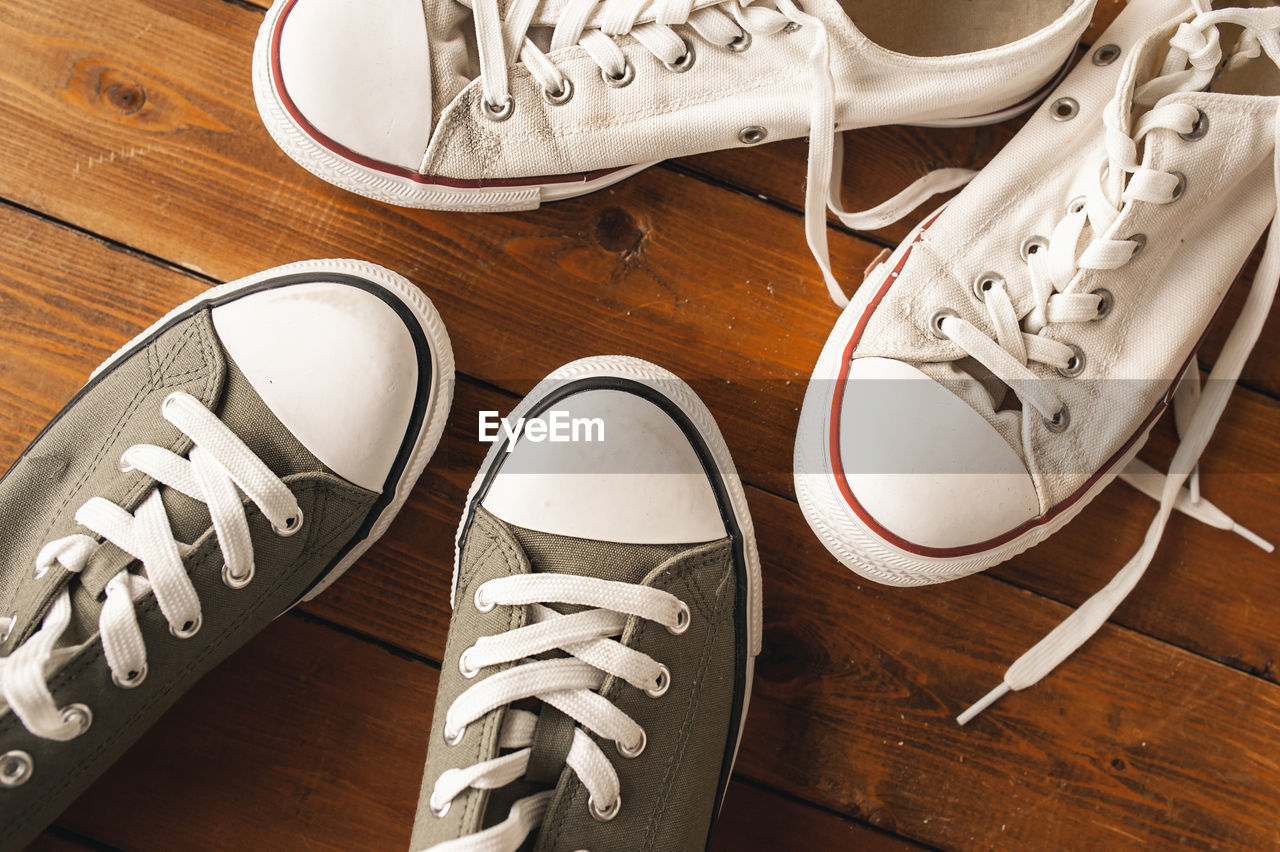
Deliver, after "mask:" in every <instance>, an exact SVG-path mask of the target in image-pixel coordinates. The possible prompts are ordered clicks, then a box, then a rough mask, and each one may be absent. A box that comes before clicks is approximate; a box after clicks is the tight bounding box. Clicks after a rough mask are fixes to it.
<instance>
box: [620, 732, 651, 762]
mask: <svg viewBox="0 0 1280 852" xmlns="http://www.w3.org/2000/svg"><path fill="white" fill-rule="evenodd" d="M648 744H649V737H648V735H646V734H645V732H644V728H641V729H640V744H639V745H637V746H635V747H633V748H628V747H627V746H624V745H623V744H622V741H621V740H616V741H615V742H614V745H615V746H617V747H618V754H620V755H622V756H623V757H625V758H627V759H628V760H630V759H631V758H635V757H639V756H640V755H641V754H643V753H644V747H645V746H647V745H648Z"/></svg>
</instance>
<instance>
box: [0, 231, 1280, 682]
mask: <svg viewBox="0 0 1280 852" xmlns="http://www.w3.org/2000/svg"><path fill="white" fill-rule="evenodd" d="M0 256H5V257H9V258H12V260H11V261H10V262H9V263H8V264H7V266H6V268H5V269H4V270H3V271H2V272H0V315H3V317H4V322H0V352H3V355H4V357H3V358H0V387H2V388H4V391H5V393H4V395H3V401H2V402H0V417H2V418H3V422H5V423H6V424H7V427H6V428H5V429H3V430H0V462H3V463H5V464H7V463H8V462H9V461H10V460H12V459H13V458H15V457H16V456H17V454H18V452H20V451H21V449H22V447H23V446H25V445H26V442H27V441H28V440H29V439H30V437H31V436H34V435H35V434H36V433H37V432H38V431H39V430H40V428H42V427H43V425H44V423H45V422H47V420H48V419H49V418H50V417H51V416H52V415H53V414H54V413H55V412H56V411H57V410H58V408H60V407H61V405H62V403H63V401H65V400H66V399H68V398H70V397H71V395H72V394H73V393H74V392H75V390H76V389H77V388H78V387H79V386H80V384H81V383H82V382H83V379H84V377H85V376H86V375H87V374H88V373H89V372H90V370H92V368H93V367H95V366H96V365H97V364H98V363H99V362H100V361H102V360H103V359H104V358H106V357H107V356H108V355H110V354H111V353H112V352H114V351H115V350H116V348H118V347H119V346H120V345H122V344H123V343H124V342H125V341H127V340H129V339H130V338H131V337H132V336H133V335H134V334H136V333H137V332H138V331H140V330H141V329H142V328H145V327H146V326H147V325H148V324H149V323H150V322H151V320H152V319H153V318H154V317H156V316H160V315H162V314H163V313H164V312H166V311H167V310H168V309H169V308H170V307H172V305H173V304H176V303H178V302H181V301H183V300H185V299H188V298H190V297H192V296H194V295H196V294H198V293H199V292H200V290H201V289H202V287H203V282H201V281H200V280H198V279H195V278H193V277H191V276H189V275H186V274H183V273H180V272H178V271H175V270H168V269H165V268H163V267H161V266H159V265H157V264H154V263H148V262H144V261H141V260H140V259H138V258H137V257H136V256H133V255H130V254H127V253H123V252H118V251H111V250H109V249H108V248H107V247H106V246H105V245H104V244H103V243H101V242H99V241H97V240H94V239H91V238H88V237H85V236H83V235H80V234H77V233H75V232H72V231H69V230H67V229H64V228H59V227H56V226H54V225H51V224H48V223H45V222H42V221H40V220H39V219H37V218H36V217H33V216H30V215H28V214H24V213H21V212H17V211H14V210H13V209H12V208H0ZM55 263H56V266H54V265H52V264H55ZM122 287H123V288H124V290H123V292H125V293H127V295H128V298H120V297H119V293H120V292H121V288H122ZM454 335H455V337H457V336H458V333H457V329H455V330H454ZM516 343H517V344H519V345H529V346H533V345H534V343H533V342H532V341H520V340H517V341H516ZM535 378H536V377H535ZM512 404H513V398H512V397H510V396H505V395H503V394H501V393H498V392H496V391H493V390H489V389H485V388H480V387H477V386H475V385H473V384H469V383H464V384H463V385H462V386H461V387H460V389H459V392H458V398H457V400H456V403H455V406H454V412H453V416H452V418H451V423H450V427H449V430H448V432H447V434H446V438H445V441H444V443H443V444H442V446H441V448H440V450H439V452H438V453H437V455H436V458H435V459H434V460H433V461H432V464H431V465H430V466H429V468H428V470H427V473H426V475H425V477H424V480H423V485H422V486H421V487H420V488H419V489H418V490H417V492H416V493H415V496H414V498H413V499H412V500H411V501H410V502H409V504H408V506H406V508H405V510H404V513H403V514H402V517H401V520H399V521H398V522H397V524H396V525H395V526H393V528H392V531H391V534H390V535H389V536H388V539H387V540H386V542H385V543H384V544H383V546H381V547H380V548H378V550H377V551H376V552H375V554H371V558H370V559H369V560H366V562H367V563H368V564H369V569H368V571H367V572H363V573H365V574H367V576H364V577H363V578H362V581H361V582H359V583H351V584H343V585H342V586H340V587H338V588H337V589H335V590H334V592H333V594H332V595H326V596H325V597H322V598H321V599H320V600H319V601H317V603H316V606H317V607H318V611H319V612H322V613H324V614H326V615H327V616H328V617H332V618H335V619H336V620H342V617H343V616H342V612H343V611H344V610H345V611H350V612H367V611H377V612H379V613H380V617H381V618H382V619H383V620H384V621H385V623H384V624H383V625H381V627H380V629H381V630H382V631H383V635H384V636H385V637H386V638H388V639H390V640H391V641H395V642H397V643H400V644H403V645H404V646H405V647H408V648H410V649H412V650H413V651H415V652H416V653H420V654H424V655H427V656H432V655H436V654H438V653H439V649H440V648H441V647H442V646H443V629H444V625H446V624H447V620H448V611H447V606H446V605H445V603H444V599H445V595H447V582H448V577H449V576H450V572H449V570H448V566H447V564H446V562H447V559H446V558H445V557H446V556H447V555H448V554H449V553H451V550H452V536H453V527H454V525H455V524H456V522H457V518H458V515H459V514H460V511H461V506H462V503H463V501H464V499H465V496H466V491H467V488H468V486H469V485H470V481H471V477H472V475H473V473H474V470H475V467H476V465H477V464H478V463H479V460H480V458H481V456H482V454H483V449H484V448H483V447H482V446H481V445H479V444H478V443H477V442H476V440H475V422H474V418H475V412H476V411H478V410H481V409H490V410H500V411H507V410H509V408H510V407H511V405H512ZM715 413H716V414H717V416H722V411H721V410H719V409H716V412H715ZM1277 413H1278V412H1277V404H1276V403H1275V402H1273V401H1270V400H1268V399H1266V398H1264V397H1260V396H1258V395H1256V394H1250V393H1248V392H1245V391H1237V397H1236V399H1235V400H1233V402H1232V403H1231V406H1230V408H1229V410H1228V412H1227V414H1226V417H1225V418H1224V420H1223V423H1222V425H1221V427H1220V429H1219V432H1218V435H1217V436H1216V437H1215V439H1214V442H1213V443H1212V444H1211V445H1210V449H1209V452H1208V454H1207V455H1206V457H1205V463H1204V477H1205V486H1204V487H1205V494H1206V495H1207V496H1208V497H1209V498H1210V499H1211V500H1214V501H1215V502H1217V503H1218V504H1219V505H1220V506H1222V507H1223V508H1224V509H1225V510H1226V511H1228V512H1230V513H1231V514H1233V515H1234V516H1235V517H1237V518H1238V519H1239V520H1240V521H1241V522H1242V523H1244V524H1245V525H1246V526H1250V527H1252V528H1254V529H1255V530H1257V531H1258V532H1259V533H1260V534H1262V535H1264V536H1268V537H1270V538H1272V539H1274V540H1280V521H1278V520H1277V517H1276V515H1275V513H1274V511H1272V508H1271V507H1273V506H1274V505H1276V503H1277V502H1280V465H1278V463H1277V459H1280V441H1278V440H1277V437H1276V435H1275V433H1274V430H1273V429H1272V428H1270V426H1271V424H1274V423H1275V422H1276V417H1277ZM759 428H760V429H761V430H765V431H767V432H768V433H769V434H771V435H772V436H773V440H775V441H778V442H789V441H790V436H789V434H788V433H787V432H786V431H785V430H786V429H787V428H788V427H787V425H786V424H785V423H783V424H779V423H777V421H762V422H761V423H760V424H759ZM1171 442H1172V435H1171V427H1170V425H1169V423H1167V422H1166V423H1162V424H1161V425H1160V426H1158V427H1157V430H1156V433H1155V438H1154V439H1153V448H1152V452H1149V453H1146V455H1147V456H1148V457H1150V458H1152V459H1153V461H1156V462H1160V461H1161V459H1163V458H1166V457H1167V456H1168V454H1169V448H1170V444H1171ZM733 449H734V451H735V455H736V459H737V462H738V465H739V468H740V470H741V471H742V473H743V475H744V477H745V478H746V479H747V481H749V482H752V483H753V484H754V483H759V482H762V481H767V480H768V476H767V475H766V474H767V469H766V468H765V467H764V466H763V464H764V463H762V462H761V460H759V459H757V458H755V457H753V456H752V455H751V454H750V453H742V452H740V451H739V450H738V447H737V446H736V445H735V446H734V447H733ZM1153 512H1154V504H1152V503H1150V502H1149V501H1147V500H1146V498H1137V499H1135V496H1134V494H1133V493H1132V492H1131V491H1129V490H1128V487H1127V486H1125V485H1123V484H1119V485H1116V486H1114V487H1112V488H1111V489H1109V490H1108V491H1106V492H1104V494H1103V495H1102V496H1101V497H1099V498H1098V499H1097V500H1096V501H1094V503H1093V504H1092V505H1091V506H1089V507H1088V508H1087V509H1086V510H1085V511H1084V513H1083V514H1082V515H1081V517H1080V518H1078V519H1077V520H1076V521H1074V522H1073V523H1072V524H1071V525H1070V526H1069V527H1068V528H1067V529H1066V530H1064V531H1063V532H1062V533H1060V534H1059V535H1057V536H1054V537H1053V538H1051V539H1050V540H1049V541H1047V542H1045V543H1044V544H1042V545H1040V546H1039V547H1037V548H1035V549H1033V550H1031V551H1029V552H1028V553H1026V554H1024V555H1022V556H1021V557H1018V558H1017V559H1015V560H1013V561H1012V562H1011V563H1009V564H1008V565H1006V566H1002V567H1000V568H998V569H996V571H995V572H994V573H996V574H997V575H998V576H1001V577H1003V578H1005V579H1006V580H1008V581H1009V582H1011V583H1014V584H1017V585H1022V586H1026V587H1028V588H1031V589H1033V590H1035V591H1036V592H1038V593H1040V594H1043V595H1045V596H1047V597H1051V598H1054V599H1056V600H1059V601H1062V602H1067V603H1072V604H1078V603H1079V602H1080V601H1082V600H1084V599H1085V598H1086V597H1087V596H1088V595H1090V594H1092V592H1093V591H1095V590H1096V589H1099V588H1101V587H1102V586H1103V585H1104V584H1105V583H1106V582H1107V580H1108V579H1109V578H1110V575H1111V573H1113V572H1114V571H1115V570H1116V569H1117V568H1118V567H1119V566H1121V565H1123V564H1124V562H1125V561H1126V560H1127V559H1128V557H1129V556H1130V555H1131V554H1132V553H1133V552H1134V551H1135V550H1136V549H1137V547H1138V546H1139V543H1140V542H1141V538H1142V535H1143V534H1144V532H1145V530H1146V526H1147V524H1148V522H1149V519H1150V517H1151V515H1152V513H1153ZM1083 543H1087V545H1088V550H1082V544H1083ZM424 553H430V554H436V555H437V556H438V558H437V559H436V560H435V561H433V562H432V563H431V564H432V565H433V566H434V567H433V569H432V573H431V574H430V575H428V576H427V577H425V578H424V577H423V570H422V558H423V554H424ZM1224 553H1226V554H1229V555H1230V558H1229V559H1223V558H1222V554H1224ZM353 570H354V571H356V572H361V571H362V569H361V567H359V566H358V567H357V568H356V569H353ZM1232 590H1234V591H1232ZM330 601H331V602H332V603H329V602H330ZM1277 608H1280V572H1277V571H1275V570H1274V557H1272V556H1268V555H1267V554H1264V553H1262V552H1261V551H1259V550H1256V549H1255V548H1253V547H1251V546H1249V545H1247V544H1246V543H1244V542H1243V541H1242V540H1239V539H1237V538H1236V537H1235V536H1234V535H1232V534H1230V533H1225V532H1221V531H1218V530H1213V529H1209V528H1207V527H1204V526H1203V525H1201V524H1198V523H1196V522H1193V521H1190V520H1188V519H1185V518H1181V517H1175V518H1174V520H1173V522H1172V524H1171V528H1170V532H1169V535H1168V540H1167V541H1166V542H1165V545H1164V547H1163V549H1162V552H1161V554H1160V556H1158V557H1157V561H1156V564H1155V566H1154V567H1153V568H1152V570H1151V572H1150V576H1149V577H1148V578H1147V579H1146V580H1145V581H1144V585H1143V587H1142V589H1141V590H1140V591H1139V593H1138V594H1136V595H1135V596H1134V597H1133V598H1132V600H1131V601H1130V602H1129V603H1126V605H1125V606H1124V607H1123V608H1122V609H1121V611H1120V615H1119V620H1120V623H1122V624H1125V625H1127V626H1130V627H1133V628H1134V629H1136V630H1139V631H1141V632H1144V633H1148V634H1150V635H1152V636H1155V637H1158V638H1161V639H1164V640H1166V641H1169V642H1172V643H1174V644H1177V645H1179V646H1180V647H1184V648H1188V649H1190V650H1193V651H1195V652H1196V653H1199V654H1202V655H1204V656H1207V657H1210V658H1212V659H1215V660H1219V661H1222V662H1226V663H1228V664H1230V665H1232V666H1235V667H1239V668H1242V669H1244V670H1246V671H1253V672H1258V673H1261V674H1263V676H1265V677H1267V678H1270V679H1276V678H1277V677H1278V676H1280V675H1278V674H1277V673H1276V672H1274V671H1273V670H1272V666H1271V661H1272V660H1273V659H1275V657H1276V654H1277V639H1276V637H1275V631H1274V613H1275V612H1276V611H1277ZM423 612H432V613H433V617H432V619H431V622H432V623H433V624H435V625H437V628H436V632H435V633H431V632H429V631H428V632H424V630H423V628H422V626H421V621H422V613H423Z"/></svg>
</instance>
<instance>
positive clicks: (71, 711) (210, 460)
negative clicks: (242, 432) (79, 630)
mask: <svg viewBox="0 0 1280 852" xmlns="http://www.w3.org/2000/svg"><path fill="white" fill-rule="evenodd" d="M162 413H163V415H164V418H165V419H166V420H168V421H169V422H170V423H171V424H173V425H174V426H175V427H176V428H177V429H178V430H179V431H180V432H182V433H183V434H185V435H186V436H187V437H189V438H190V439H191V440H192V442H193V443H194V444H195V446H194V447H193V448H192V449H191V452H190V453H188V457H187V458H182V457H181V456H178V455H176V454H174V453H172V452H170V451H169V450H166V449H162V448H161V447H156V446H151V445H145V444H143V445H136V446H133V447H130V448H129V449H128V450H127V451H126V452H125V454H124V456H123V457H122V458H121V470H122V471H124V472H128V471H132V470H136V471H139V472H140V473H143V474H145V475H146V476H149V477H151V478H152V479H154V480H156V482H157V483H158V484H163V485H167V486H168V487H170V488H172V489H174V490H175V491H178V492H181V493H182V494H185V495H186V496H187V497H190V498H191V499H193V500H197V501H199V502H201V503H204V504H206V505H207V506H208V509H209V515H210V518H211V519H212V521H213V527H214V530H215V533H216V535H217V538H218V544H219V547H220V548H221V550H222V556H223V559H224V560H225V564H224V567H223V571H222V577H223V582H225V583H226V584H227V585H228V586H230V587H231V588H234V589H239V588H243V587H244V586H246V585H248V583H249V581H250V580H252V579H253V574H254V562H253V543H252V541H251V539H250V537H249V523H248V520H247V518H246V516H245V508H244V503H243V501H242V497H241V494H242V493H243V495H244V496H245V497H247V498H248V499H250V500H252V501H253V502H254V503H255V504H256V505H257V506H258V508H260V509H261V510H262V514H263V515H264V516H265V517H266V518H267V519H268V520H269V521H270V522H271V524H272V526H273V527H274V528H275V530H276V533H277V534H278V535H282V536H284V535H293V534H294V533H296V532H297V531H298V530H299V529H301V527H302V510H301V509H300V508H299V506H298V501H297V500H296V499H294V496H293V493H292V492H290V491H289V489H288V487H287V486H286V485H285V484H284V483H283V482H282V481H281V480H280V478H279V477H277V476H276V475H275V474H274V473H272V472H271V470H270V469H269V468H268V467H267V466H266V465H265V464H263V463H262V461H261V460H260V459H259V458H258V457H257V456H256V455H254V454H253V452H252V451H251V450H250V449H249V448H248V447H247V446H245V444H244V442H243V441H241V440H240V438H238V437H237V436H236V435H235V433H234V432H232V431H231V429H229V428H228V427H227V426H226V424H224V423H223V422H222V421H221V420H219V419H218V418H217V417H216V416H215V415H214V414H213V413H212V412H211V411H209V409H207V408H205V407H204V405H203V404H201V402H200V401H199V400H198V399H196V398H195V397H193V396H191V395H190V394H188V393H184V392H181V391H179V392H176V393H173V394H170V395H169V396H168V397H167V398H166V399H165V401H164V403H163V406H162ZM75 518H76V523H78V524H80V525H81V526H83V527H85V528H87V529H89V530H90V531H91V532H93V533H95V534H96V535H98V536H101V539H102V540H104V541H109V542H111V543H112V544H114V545H115V546H116V547H119V548H120V549H121V550H123V551H124V552H126V553H128V554H129V555H130V556H132V557H133V558H134V559H136V560H138V561H139V562H140V563H142V566H143V568H144V569H145V570H146V576H145V577H143V576H140V575H138V574H133V573H130V572H129V571H128V570H125V571H121V572H120V573H118V574H116V575H115V576H114V577H113V578H111V580H110V581H109V582H108V583H107V586H106V596H107V597H106V601H105V603H104V604H103V606H102V612H101V614H100V615H99V618H98V631H99V637H100V640H101V642H102V649H103V652H104V656H105V657H106V660H107V666H108V667H109V668H110V670H111V678H112V680H113V681H114V682H115V683H116V685H117V686H119V687H120V688H122V689H131V688H133V687H136V686H138V684H140V683H142V681H143V679H144V678H145V677H146V674H147V649H146V645H145V644H144V642H143V638H142V631H141V630H140V629H139V627H138V619H137V614H136V612H135V611H134V602H135V601H136V600H138V598H140V597H141V596H142V595H144V594H145V593H146V592H147V591H148V590H150V591H151V592H152V593H153V594H154V595H155V598H156V603H157V605H158V606H159V607H160V611H161V613H163V615H164V617H165V620H166V621H168V623H169V629H170V632H172V633H173V635H174V636H175V637H177V638H179V639H185V638H189V637H191V636H194V635H195V634H196V632H197V631H198V630H199V629H200V625H201V610H200V599H199V597H198V595H197V594H196V590H195V587H194V586H193V585H192V583H191V578H190V577H188V576H187V572H186V569H185V567H184V566H183V558H184V557H185V556H186V555H187V553H188V552H189V551H190V549H191V548H190V545H187V544H184V543H182V542H179V541H177V540H176V539H175V538H174V536H173V531H172V529H171V527H170V525H169V517H168V514H167V513H166V512H165V508H164V502H163V500H162V499H161V497H160V490H159V488H158V487H154V488H152V490H151V492H150V494H148V495H147V497H146V498H145V499H144V500H143V501H142V503H141V505H139V506H138V509H137V511H136V512H134V513H133V514H130V513H128V512H126V511H125V510H124V509H122V508H120V507H119V506H117V505H115V504H114V503H111V502H110V501H108V500H104V499H103V498H101V497H94V498H91V499H90V500H88V501H87V502H85V504H84V505H83V506H81V507H80V509H79V510H78V511H77V512H76V515H75ZM99 546H100V544H99V539H97V538H94V537H92V536H89V535H84V534H80V533H75V534H72V535H69V536H66V537H64V538H60V539H58V540H56V541H52V542H50V543H49V544H47V545H45V546H44V547H43V548H42V549H41V550H40V553H39V556H38V557H37V559H36V566H35V572H36V576H37V577H39V576H42V575H44V574H45V573H46V572H47V571H50V570H54V569H61V570H65V571H70V572H72V573H79V572H80V571H83V570H84V568H85V566H86V565H87V564H88V562H89V559H90V557H91V556H92V555H93V553H94V551H96V550H97V549H98V547H99ZM70 624H71V592H70V591H69V590H68V589H66V588H64V589H63V590H62V591H61V592H60V593H59V594H58V596H57V598H55V599H54V601H53V603H52V604H51V605H50V608H49V610H48V612H47V613H45V617H44V621H43V622H42V624H41V627H40V629H39V630H37V631H36V632H35V633H33V634H32V635H31V636H30V638H28V639H27V640H26V641H25V642H24V643H23V644H22V645H21V646H19V647H18V648H16V649H15V650H14V651H13V653H11V654H10V655H9V656H8V657H5V658H3V659H0V698H3V700H4V701H5V703H7V704H8V705H9V708H10V709H11V710H12V711H13V713H14V715H15V716H17V717H18V719H19V720H20V721H21V722H22V724H23V725H25V726H26V728H27V730H28V731H30V732H31V733H32V734H34V735H35V736H38V737H43V738H44V739H49V740H62V741H65V740H71V739H74V738H75V737H77V736H79V735H80V734H82V733H84V732H85V731H86V730H87V729H88V727H89V724H90V722H91V720H92V714H91V711H90V710H89V708H88V707H85V706H84V705H82V704H73V705H68V706H66V707H61V708H59V707H58V706H57V704H56V703H55V702H54V700H53V695H52V693H51V692H50V691H49V686H48V682H47V679H48V678H49V677H50V676H51V675H52V674H53V673H54V672H55V671H56V670H57V669H58V667H59V666H60V665H61V664H62V663H63V662H64V661H65V660H67V659H68V658H70V657H71V656H73V655H74V654H76V653H77V652H78V651H79V650H80V649H79V648H76V647H66V648H59V647H57V646H58V642H59V640H60V639H61V638H62V635H63V633H64V632H65V631H66V629H67V627H68V626H69V625H70ZM5 629H6V632H7V631H8V630H9V629H12V622H10V623H9V624H7V625H5Z"/></svg>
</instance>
